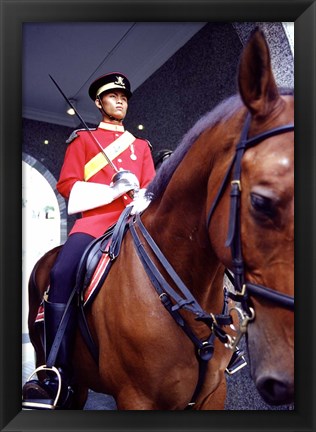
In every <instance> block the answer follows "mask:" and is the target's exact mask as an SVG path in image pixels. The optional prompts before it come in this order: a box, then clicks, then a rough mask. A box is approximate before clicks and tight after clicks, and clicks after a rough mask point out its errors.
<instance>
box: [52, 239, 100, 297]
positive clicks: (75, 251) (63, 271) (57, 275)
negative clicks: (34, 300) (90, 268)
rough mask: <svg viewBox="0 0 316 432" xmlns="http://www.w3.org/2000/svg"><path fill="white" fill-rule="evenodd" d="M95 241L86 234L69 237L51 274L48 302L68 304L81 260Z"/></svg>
mask: <svg viewBox="0 0 316 432" xmlns="http://www.w3.org/2000/svg"><path fill="white" fill-rule="evenodd" d="M93 240H94V237H93V236H91V235H89V234H84V233H75V234H71V235H70V236H69V237H68V239H67V241H66V243H65V244H64V245H63V247H62V249H61V251H60V253H59V255H58V257H57V259H56V262H55V264H54V266H53V268H52V270H51V273H50V288H49V295H48V300H49V301H50V302H51V303H67V301H68V299H69V297H70V294H71V292H72V290H73V289H74V287H75V283H76V274H77V269H78V266H79V262H80V259H81V257H82V255H83V253H84V251H85V249H86V247H87V246H88V245H89V243H91V242H92V241H93Z"/></svg>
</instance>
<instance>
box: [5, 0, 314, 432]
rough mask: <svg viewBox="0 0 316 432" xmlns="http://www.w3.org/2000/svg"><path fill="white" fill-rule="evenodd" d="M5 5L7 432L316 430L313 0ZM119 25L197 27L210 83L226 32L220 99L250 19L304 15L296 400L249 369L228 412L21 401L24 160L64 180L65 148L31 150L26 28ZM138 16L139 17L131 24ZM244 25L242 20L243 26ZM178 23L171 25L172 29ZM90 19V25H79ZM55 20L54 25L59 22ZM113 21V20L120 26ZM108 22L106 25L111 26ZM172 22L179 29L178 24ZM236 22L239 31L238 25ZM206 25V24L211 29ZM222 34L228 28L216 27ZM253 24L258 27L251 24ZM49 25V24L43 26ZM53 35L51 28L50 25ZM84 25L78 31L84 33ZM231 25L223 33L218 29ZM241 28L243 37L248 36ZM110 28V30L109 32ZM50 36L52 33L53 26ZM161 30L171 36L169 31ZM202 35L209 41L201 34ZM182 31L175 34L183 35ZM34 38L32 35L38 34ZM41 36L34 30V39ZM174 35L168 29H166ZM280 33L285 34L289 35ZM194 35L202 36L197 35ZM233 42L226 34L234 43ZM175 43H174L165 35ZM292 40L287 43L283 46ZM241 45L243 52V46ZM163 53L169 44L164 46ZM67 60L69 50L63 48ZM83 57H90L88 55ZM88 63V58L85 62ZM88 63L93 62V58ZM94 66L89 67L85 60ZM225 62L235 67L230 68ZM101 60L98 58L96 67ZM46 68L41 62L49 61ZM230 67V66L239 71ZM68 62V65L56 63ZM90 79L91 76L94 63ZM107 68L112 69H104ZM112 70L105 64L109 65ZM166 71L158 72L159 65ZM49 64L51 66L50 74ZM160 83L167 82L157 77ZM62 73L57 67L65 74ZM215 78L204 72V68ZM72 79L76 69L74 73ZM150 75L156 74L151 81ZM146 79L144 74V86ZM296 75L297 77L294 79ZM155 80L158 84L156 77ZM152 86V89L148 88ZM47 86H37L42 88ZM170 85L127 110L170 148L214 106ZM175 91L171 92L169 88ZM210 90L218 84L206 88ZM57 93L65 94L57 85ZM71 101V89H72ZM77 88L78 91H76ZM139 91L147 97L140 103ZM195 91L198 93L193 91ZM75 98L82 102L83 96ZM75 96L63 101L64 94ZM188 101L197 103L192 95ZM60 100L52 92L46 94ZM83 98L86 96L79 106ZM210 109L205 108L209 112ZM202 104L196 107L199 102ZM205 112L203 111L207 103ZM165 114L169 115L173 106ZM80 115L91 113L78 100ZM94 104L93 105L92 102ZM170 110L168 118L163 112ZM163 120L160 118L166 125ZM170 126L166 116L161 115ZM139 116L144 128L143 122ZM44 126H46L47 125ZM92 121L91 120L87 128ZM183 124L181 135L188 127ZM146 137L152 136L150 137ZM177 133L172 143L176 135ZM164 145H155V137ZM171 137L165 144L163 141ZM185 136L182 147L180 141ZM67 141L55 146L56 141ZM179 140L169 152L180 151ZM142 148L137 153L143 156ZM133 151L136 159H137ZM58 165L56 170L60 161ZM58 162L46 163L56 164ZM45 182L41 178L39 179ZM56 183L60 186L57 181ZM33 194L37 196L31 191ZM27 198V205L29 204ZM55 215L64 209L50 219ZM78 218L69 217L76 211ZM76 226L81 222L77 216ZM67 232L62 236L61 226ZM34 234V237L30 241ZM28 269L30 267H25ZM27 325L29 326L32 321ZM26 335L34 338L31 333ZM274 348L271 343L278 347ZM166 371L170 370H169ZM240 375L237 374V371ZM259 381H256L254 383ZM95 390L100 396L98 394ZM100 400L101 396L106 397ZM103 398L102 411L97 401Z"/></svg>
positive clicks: (299, 42)
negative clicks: (275, 397)
mask: <svg viewBox="0 0 316 432" xmlns="http://www.w3.org/2000/svg"><path fill="white" fill-rule="evenodd" d="M0 4H1V41H0V43H1V145H0V151H1V156H0V161H1V174H0V175H1V195H0V198H1V205H0V209H1V210H0V215H1V219H0V228H1V235H0V245H1V261H0V277H1V289H0V293H1V300H0V307H1V326H0V331H1V339H0V340H1V350H0V396H1V397H0V427H1V430H3V431H14V430H22V431H33V430H34V431H35V430H41V431H45V430H49V431H66V430H74V429H75V430H78V431H89V432H91V431H98V430H104V431H113V432H114V431H117V432H119V431H120V432H121V431H137V432H139V431H146V432H147V431H154V432H159V431H184V432H185V431H192V432H193V431H194V432H202V431H216V432H217V431H233V430H236V429H240V430H244V431H248V430H249V431H251V432H254V431H256V430H258V431H259V430H260V431H285V430H295V431H302V432H303V431H304V432H306V431H307V432H308V431H310V432H312V431H314V430H315V427H316V425H315V416H314V414H313V407H314V405H315V376H314V374H315V371H314V369H315V368H314V364H315V348H314V344H313V340H315V330H316V329H315V314H314V308H315V306H316V305H315V298H314V297H315V296H313V293H312V290H313V287H314V286H315V282H316V280H315V269H314V260H315V244H316V236H315V217H316V215H315V208H316V204H315V185H316V179H315V172H316V166H315V142H316V141H315V126H314V123H315V118H314V113H315V97H316V94H315V83H314V81H315V76H316V71H315V55H316V53H315V40H316V37H315V36H316V35H315V28H316V23H315V17H316V13H315V12H316V6H315V2H314V1H300V0H296V1H293V2H288V3H284V2H281V1H274V0H273V1H272V2H270V3H269V6H268V7H267V5H266V4H265V2H263V1H259V0H249V1H243V2H241V1H240V2H239V1H232V0H227V1H226V0H224V1H222V2H216V1H213V0H209V1H205V2H194V1H188V2H184V3H182V2H180V1H158V2H150V1H149V0H148V1H140V2H135V1H133V0H131V1H128V0H126V1H116V2H114V1H107V0H103V1H101V0H95V1H92V2H91V1H75V0H66V1H63V2H59V1H56V0H51V1H50V0H45V1H29V0H16V1H12V0H0ZM104 22H106V23H109V25H114V24H118V23H120V24H121V25H122V32H123V33H124V31H125V30H126V28H127V27H130V25H131V26H134V25H137V23H148V25H149V27H150V25H151V26H154V25H155V23H156V24H158V23H159V24H166V27H165V29H166V32H167V31H170V37H171V36H173V37H175V34H173V33H172V31H173V30H172V24H174V27H175V28H176V25H175V24H176V23H178V24H179V28H180V24H183V23H186V24H188V25H189V24H190V25H191V27H192V30H191V31H192V34H191V33H190V37H188V39H187V41H186V42H185V43H189V41H192V39H194V38H195V39H194V41H195V44H196V45H192V47H193V48H192V49H191V52H192V62H200V64H201V75H195V79H196V80H199V82H200V83H203V74H205V72H203V67H205V65H206V64H209V63H212V62H213V63H214V59H207V58H206V56H205V58H204V57H203V49H201V50H200V51H199V50H196V51H194V47H195V46H198V43H199V41H200V40H202V38H203V37H204V35H205V34H206V32H207V31H208V32H209V33H208V34H209V35H212V37H209V39H207V38H206V37H205V39H203V41H204V42H205V40H208V41H209V43H210V44H213V45H212V46H213V51H212V52H216V50H217V45H216V40H217V38H218V39H220V38H221V39H222V40H223V41H224V40H225V43H226V44H227V51H231V52H232V53H233V55H232V56H231V57H227V58H228V59H229V60H227V64H225V62H223V63H222V64H220V65H219V64H218V65H217V66H218V67H216V68H215V67H214V69H213V70H212V76H213V77H214V87H212V92H214V94H215V93H216V95H217V96H216V97H217V98H218V100H215V99H216V98H215V99H214V100H213V102H212V104H213V105H212V106H211V107H210V108H213V107H214V106H215V105H217V103H219V102H220V101H221V99H222V96H223V95H225V97H226V95H230V94H233V93H232V92H233V91H234V89H235V91H236V90H237V86H236V76H235V75H236V74H235V75H234V74H233V73H232V72H231V71H232V70H236V67H237V60H238V58H239V54H240V53H239V52H238V50H240V52H241V50H242V46H243V43H241V42H240V41H241V40H242V38H243V37H246V36H245V35H243V31H242V28H243V27H242V25H243V24H244V23H247V24H249V28H250V27H252V26H255V24H256V23H261V24H264V23H268V24H271V25H274V26H277V25H278V23H279V24H280V23H293V22H294V29H295V32H294V33H295V36H294V53H295V55H294V70H295V73H294V76H293V74H292V75H291V73H290V74H289V75H290V77H289V81H288V82H289V83H290V86H292V85H293V82H292V83H291V79H294V88H295V165H294V166H295V170H294V171H295V230H294V231H295V252H294V255H295V257H294V258H295V272H294V282H295V396H294V403H290V404H288V405H286V404H284V405H282V406H280V407H275V406H272V405H271V406H270V405H267V404H265V403H262V402H261V400H259V399H260V398H258V399H256V398H257V396H253V394H254V393H252V392H253V389H252V386H254V385H253V383H252V382H251V381H250V380H249V381H248V378H245V381H244V386H243V387H240V386H239V381H238V380H237V381H236V383H235V382H234V384H232V387H230V393H229V394H230V396H229V399H228V400H227V401H226V405H225V406H226V408H225V409H224V410H219V409H215V410H205V411H200V412H197V411H194V410H184V411H182V412H179V411H168V410H133V409H132V410H126V411H119V410H117V409H116V406H115V401H111V400H109V402H108V405H106V408H102V407H103V406H104V405H103V402H102V403H100V404H96V405H94V400H92V399H90V400H91V401H92V402H91V403H90V405H87V406H86V408H85V409H83V410H76V411H74V410H53V411H51V412H47V411H44V410H42V411H41V410H34V411H33V410H22V407H21V378H22V381H23V377H21V359H23V355H24V354H23V351H22V348H21V328H22V329H23V328H24V326H25V316H24V318H23V313H21V311H22V310H24V306H25V304H24V302H25V298H22V295H21V286H22V285H23V283H24V282H23V278H24V277H25V275H24V274H23V271H24V270H23V261H22V260H23V257H21V239H22V237H23V229H22V223H21V218H23V217H25V212H24V211H23V210H22V213H21V207H20V205H21V204H20V203H21V200H20V197H21V196H22V200H23V194H24V191H22V184H23V180H22V172H21V159H22V160H23V161H24V162H27V164H29V165H32V166H35V168H37V170H39V171H40V172H41V173H42V175H43V176H44V177H46V179H47V180H48V181H49V182H50V178H49V176H50V173H51V172H52V173H53V177H55V178H57V176H58V174H57V171H54V170H55V168H56V167H57V165H58V168H60V167H61V164H62V156H63V155H62V153H61V152H60V154H59V151H58V152H56V150H55V149H54V148H53V149H51V148H49V146H46V148H45V150H41V151H40V152H42V156H43V160H42V161H41V159H40V155H39V157H38V159H36V160H35V159H34V157H33V158H32V156H30V155H29V154H27V152H26V151H25V148H26V147H25V142H27V146H29V147H27V148H33V147H32V146H33V145H35V144H33V142H35V141H36V139H38V137H39V136H40V134H37V131H36V130H35V129H34V128H30V129H28V136H27V137H25V136H24V133H25V129H26V128H25V122H27V118H26V117H25V116H24V113H25V107H23V102H22V93H23V88H22V82H23V70H24V68H25V67H26V66H25V65H26V52H27V50H26V49H25V35H26V33H27V32H28V31H29V30H30V32H31V31H32V29H33V28H35V27H36V28H37V29H38V28H39V27H41V28H46V27H47V28H48V27H49V25H51V27H52V28H53V25H56V24H58V25H60V28H62V27H61V26H68V25H69V26H71V25H72V26H73V28H74V29H75V26H77V29H80V28H82V27H83V26H84V25H86V24H89V23H90V24H94V25H95V29H96V28H97V26H98V25H100V23H104ZM127 23H128V25H127ZM232 23H233V24H232ZM167 24H169V26H170V27H167ZM79 26H82V27H79ZM55 28H58V26H57V27H54V31H55ZM113 28H114V26H113ZM100 29H101V27H100ZM167 29H168V30H167ZM231 29H233V31H228V30H231ZM203 31H204V32H205V33H203ZM216 32H218V33H216ZM248 33H249V32H248ZM43 34H45V33H43ZM46 34H47V33H46ZM74 34H75V32H74ZM216 34H217V35H218V34H220V36H216ZM197 35H200V36H197ZM237 35H238V37H237ZM101 36H102V34H101V33H100V39H101ZM50 37H52V34H51V33H50ZM58 37H61V33H58V31H56V38H58ZM161 37H162V36H161ZM199 37H200V39H199ZM175 38H176V37H175ZM30 40H31V39H30ZM34 40H35V39H32V43H34ZM166 40H167V36H166ZM278 42H279V41H278ZM185 43H184V45H181V43H180V42H179V45H178V47H177V50H176V51H174V53H173V54H169V56H168V57H167V58H166V60H164V61H163V60H161V64H160V66H159V67H160V68H163V65H164V64H165V62H166V61H167V59H168V60H170V58H172V57H173V59H174V63H172V61H171V63H169V65H170V69H168V68H166V67H165V69H160V71H161V70H162V71H163V74H162V76H163V78H164V80H165V81H164V82H165V86H166V88H168V89H169V87H168V78H170V75H169V74H168V73H169V71H170V70H175V69H176V67H181V65H184V64H185V65H187V63H184V62H183V58H182V57H181V55H179V56H178V57H175V55H176V53H177V52H178V50H180V48H182V49H183V47H184V46H185ZM191 43H192V42H191ZM223 43H224V42H223ZM166 44H167V42H166ZM280 46H281V45H280ZM76 50H77V52H78V56H80V54H82V55H83V57H84V53H81V46H80V40H78V46H77V47H76ZM237 52H238V55H237ZM159 54H160V55H163V53H162V51H160V52H159ZM278 54H279V56H280V57H281V56H286V54H285V53H284V51H282V52H279V53H278ZM107 55H108V58H111V57H112V56H113V55H114V51H113V52H112V51H111V52H109V53H108V54H107ZM133 56H134V57H135V58H136V57H137V55H136V51H133V50H131V53H130V58H129V59H128V60H129V61H130V62H133V61H136V60H133ZM64 59H66V57H64ZM80 61H81V60H80ZM78 64H80V62H78ZM82 64H83V66H82V67H84V66H85V65H84V62H83V61H82ZM86 66H87V65H86ZM224 66H227V68H226V69H225V67H224ZM95 67H97V62H96V66H95ZM147 67H148V72H147V79H148V80H149V81H150V80H151V79H153V78H152V76H153V75H154V74H153V73H152V72H151V70H150V62H148V65H147ZM38 68H39V73H41V70H40V68H41V66H40V64H39V65H38ZM230 68H231V69H230ZM60 69H61V70H63V71H65V70H67V64H61V65H60ZM56 70H58V68H56ZM86 70H87V73H86V76H88V70H89V68H88V67H87V69H86ZM100 70H101V69H100ZM103 70H104V69H103ZM156 71H157V70H155V72H156ZM192 71H193V69H192V70H191V69H190V70H188V75H190V74H191V75H190V76H193V73H192ZM45 73H46V72H45ZM66 75H67V73H66V72H64V74H61V75H60V76H58V77H57V81H58V82H59V84H60V85H61V87H63V80H64V79H65V80H66V78H65V76H66ZM184 75H185V74H180V73H179V74H178V84H179V92H180V91H182V90H183V91H184V92H185V88H186V86H187V85H188V82H189V80H186V78H187V77H185V78H183V76H184ZM220 76H221V77H222V80H223V82H225V85H224V84H223V85H221V84H220V85H218V84H217V83H218V80H219V77H220ZM155 77H156V81H155V82H157V83H158V82H159V80H158V79H157V75H156V76H155ZM55 78H56V76H55ZM204 78H205V76H204ZM67 79H68V80H69V77H68V78H67ZM144 82H146V81H145V80H144ZM141 84H143V83H141ZM286 84H287V82H286ZM147 85H148V81H147ZM143 88H144V87H143ZM34 91H36V85H35V86H34ZM159 92H161V88H159V86H157V87H156V90H155V91H153V93H152V94H153V101H154V102H153V101H152V100H150V98H148V100H147V101H146V100H145V97H144V98H143V100H144V102H143V106H142V108H141V109H139V110H138V109H137V106H136V105H137V103H136V102H135V105H133V102H132V101H131V102H130V108H131V111H132V113H131V115H130V116H129V117H127V126H128V128H129V127H131V128H132V129H133V127H135V130H131V131H132V132H133V133H134V134H136V133H137V134H139V136H140V138H142V137H144V138H147V136H146V125H147V124H150V125H151V126H152V130H154V129H155V128H154V122H155V123H156V131H154V132H152V135H151V136H149V137H148V138H149V140H150V142H152V141H153V143H158V142H159V139H160V140H161V141H162V142H163V143H164V146H162V145H160V144H156V149H158V150H164V148H165V147H168V149H170V148H171V147H172V143H177V142H179V141H180V138H181V137H182V136H183V135H184V134H183V133H182V131H183V130H184V129H183V128H182V127H183V125H184V124H185V125H188V128H187V130H189V128H190V127H191V126H193V125H194V124H195V122H196V121H197V120H198V119H199V118H200V116H201V115H202V113H203V112H206V108H205V107H206V106H207V104H208V100H205V101H200V102H199V103H196V101H194V102H195V103H196V104H194V103H193V102H192V101H191V100H190V106H189V104H188V106H187V107H184V106H182V105H181V104H179V98H178V99H177V95H173V96H174V98H175V101H174V103H175V107H176V109H179V110H182V111H183V112H182V113H181V114H180V115H178V114H177V113H176V112H175V110H174V105H172V102H170V105H164V106H163V105H160V104H159V100H158V99H159ZM135 93H136V98H137V95H138V97H139V99H140V98H142V97H143V94H144V96H145V93H142V90H141V86H140V87H139V88H138V89H137V91H136V92H135ZM170 94H171V91H170ZM206 94H207V93H206ZM56 95H57V98H59V97H60V100H61V101H63V100H62V97H61V95H60V94H59V93H58V90H57V89H56ZM67 96H68V97H69V98H70V95H67ZM74 96H75V95H74ZM139 99H138V100H139ZM188 99H189V98H188ZM75 100H76V99H75V97H74V99H73V103H74V102H75ZM63 102H64V101H63ZM188 102H189V100H188ZM46 103H47V105H49V101H48V100H47V101H46ZM74 105H75V103H74ZM204 108H205V110H204ZM151 109H152V110H153V114H152V115H151V114H150V115H149V114H148V117H146V114H147V113H150V112H151ZM190 109H192V111H190ZM199 109H200V110H201V113H200V112H199ZM164 110H165V111H166V112H165V113H164V112H163V111H164ZM155 111H156V112H160V113H162V114H161V117H162V118H163V119H165V117H164V116H165V115H166V117H167V118H170V121H173V122H175V118H177V126H178V130H179V134H178V135H177V132H176V131H174V130H170V129H169V128H168V127H167V125H166V122H165V120H164V121H163V122H162V121H161V120H160V119H159V118H158V119H156V120H155V119H153V117H155V114H154V112H155ZM78 112H80V110H79V108H78ZM84 112H85V113H86V111H84ZM158 117H159V116H158ZM86 118H87V120H88V124H89V127H91V126H93V125H92V123H93V118H92V117H89V115H87V117H86ZM139 119H145V121H147V123H145V130H144V131H142V128H140V127H139V128H138V126H139V121H138V120H139ZM160 121H161V123H160ZM162 123H164V124H162ZM135 125H138V126H137V128H136V126H135ZM62 127H63V129H60V132H58V131H57V132H56V128H55V127H54V124H53V123H51V125H50V126H48V127H47V130H48V131H49V132H50V133H51V136H53V135H54V134H55V139H62V137H64V138H65V139H66V138H67V136H66V135H64V133H67V132H69V133H71V131H72V130H73V129H77V128H78V123H74V127H72V126H71V124H64V125H62ZM38 128H39V127H38ZM80 128H81V126H80ZM180 130H181V133H180ZM143 134H144V135H143ZM169 139H170V142H169V141H168V140H169ZM154 146H155V144H154ZM160 146H161V147H160ZM175 146H176V144H174V148H175ZM55 148H56V147H55ZM174 148H171V150H170V152H172V151H173V150H174ZM132 155H133V156H134V157H135V155H134V153H133V154H132ZM46 156H47V158H48V159H50V160H51V161H52V160H53V159H55V163H56V166H54V163H53V162H50V163H51V165H50V166H49V169H47V170H46V168H45V167H47V163H46V162H45V158H46ZM131 159H132V158H131ZM56 170H57V168H56ZM46 171H47V172H46ZM34 181H35V182H36V181H37V179H35V180H34ZM54 181H55V180H54V179H53V180H52V181H51V186H52V184H54V187H55V186H56V182H55V183H54ZM30 199H31V198H30ZM58 205H59V208H61V209H62V211H61V219H60V220H59V219H58V223H59V224H60V225H61V226H62V231H61V234H60V237H58V238H60V239H62V242H64V241H65V238H66V237H67V234H68V231H69V228H68V231H67V214H66V213H67V210H66V204H65V202H64V201H63V200H62V198H60V201H58ZM22 206H23V207H24V204H23V202H22ZM46 207H47V208H46V214H45V218H46V219H50V215H51V212H53V211H54V207H52V208H51V207H48V206H46ZM51 219H53V217H52V218H51ZM68 222H69V220H68ZM72 223H73V224H74V223H75V219H73V220H72ZM45 233H46V228H43V231H42V233H41V237H42V238H43V236H45ZM58 235H59V234H58ZM29 241H31V242H32V241H33V242H34V239H30V240H29ZM21 268H22V271H21ZM22 332H23V330H22ZM22 342H23V341H22ZM268 349H269V347H267V350H268ZM283 354H284V353H282V352H280V358H281V357H282V355H283ZM162 378H163V377H162ZM228 381H229V379H228ZM248 385H249V387H248ZM90 397H92V398H93V397H94V396H93V395H92V396H91V395H90ZM95 398H96V399H95V400H97V398H98V396H97V395H95ZM249 399H250V400H251V403H249V404H246V405H244V403H245V402H244V401H249ZM96 407H98V408H96Z"/></svg>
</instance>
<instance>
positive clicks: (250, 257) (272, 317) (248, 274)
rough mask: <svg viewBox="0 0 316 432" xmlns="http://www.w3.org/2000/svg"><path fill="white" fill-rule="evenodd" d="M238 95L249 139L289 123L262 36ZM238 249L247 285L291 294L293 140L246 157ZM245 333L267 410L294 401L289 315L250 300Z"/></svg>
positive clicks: (251, 46)
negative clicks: (246, 113) (252, 313)
mask: <svg viewBox="0 0 316 432" xmlns="http://www.w3.org/2000/svg"><path fill="white" fill-rule="evenodd" d="M239 88H240V94H241V97H242V99H243V101H244V103H245V105H246V106H247V108H248V110H249V111H250V113H251V125H250V129H249V134H248V136H249V137H252V136H254V135H256V136H257V135H258V134H261V133H262V132H265V131H267V130H271V129H273V128H277V127H279V126H282V125H286V124H290V123H293V119H294V100H293V97H290V96H280V95H279V92H278V90H277V87H276V84H275V81H274V77H273V73H272V70H271V65H270V56H269V50H268V46H267V44H266V41H265V39H264V37H263V35H262V33H261V32H260V31H256V32H255V33H254V34H253V36H252V38H251V39H250V41H249V43H248V45H247V47H246V48H245V50H244V53H243V55H242V58H241V62H240V70H239ZM241 190H242V192H241V216H240V220H241V241H242V256H243V260H244V265H245V280H246V281H247V282H248V281H249V282H251V283H254V284H259V285H262V286H264V287H270V288H272V289H273V290H275V291H277V292H279V293H283V294H286V295H288V296H293V294H294V133H293V132H291V131H289V132H286V133H281V134H278V135H273V136H271V137H270V138H267V139H264V140H263V141H261V142H259V143H258V144H257V145H254V146H252V147H251V148H249V149H247V151H245V154H244V156H243V159H242V165H241ZM251 302H252V304H253V307H254V310H255V314H256V318H255V320H254V321H253V322H252V323H251V324H249V326H248V348H249V355H250V363H251V373H252V375H253V379H254V381H255V384H256V386H257V388H258V390H259V392H260V394H261V395H262V396H263V397H264V399H265V400H266V401H268V402H269V403H289V402H292V401H293V396H294V314H293V312H292V311H289V310H287V309H286V308H283V307H280V306H277V305H276V304H275V303H274V302H273V301H270V300H266V299H262V298H256V296H251Z"/></svg>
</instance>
